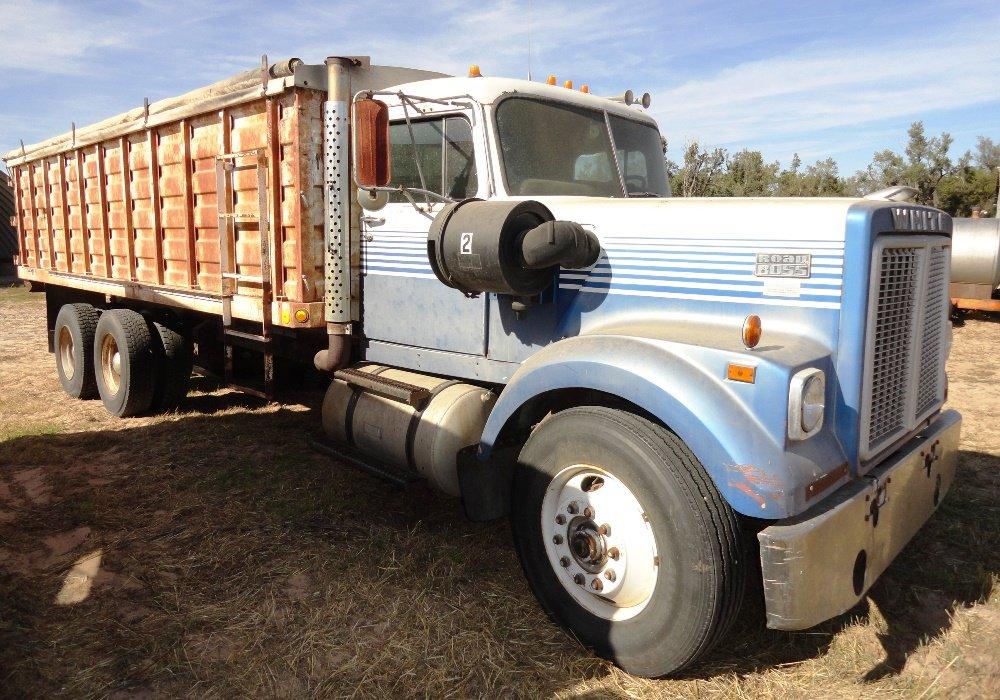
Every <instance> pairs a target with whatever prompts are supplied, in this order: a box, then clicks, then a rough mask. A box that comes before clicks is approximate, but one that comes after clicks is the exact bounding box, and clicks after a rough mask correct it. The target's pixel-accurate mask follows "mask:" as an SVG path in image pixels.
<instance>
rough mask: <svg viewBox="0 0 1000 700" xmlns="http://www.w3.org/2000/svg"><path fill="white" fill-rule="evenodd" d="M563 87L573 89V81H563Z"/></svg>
mask: <svg viewBox="0 0 1000 700" xmlns="http://www.w3.org/2000/svg"><path fill="white" fill-rule="evenodd" d="M563 87H564V88H567V89H569V90H572V89H573V81H572V80H567V81H566V82H565V83H563Z"/></svg>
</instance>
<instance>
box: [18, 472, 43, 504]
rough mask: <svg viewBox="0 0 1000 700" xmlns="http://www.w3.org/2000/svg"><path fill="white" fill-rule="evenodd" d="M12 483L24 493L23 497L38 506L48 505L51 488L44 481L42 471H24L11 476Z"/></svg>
mask: <svg viewBox="0 0 1000 700" xmlns="http://www.w3.org/2000/svg"><path fill="white" fill-rule="evenodd" d="M13 478H14V481H15V482H16V483H17V485H18V486H20V487H21V490H22V491H23V492H24V495H25V497H26V498H27V499H28V500H29V501H31V502H32V503H34V504H36V505H40V506H44V505H48V503H49V501H51V500H52V487H51V486H49V484H48V482H47V481H46V480H45V472H44V470H42V469H26V470H24V471H21V472H15V473H14V474H13Z"/></svg>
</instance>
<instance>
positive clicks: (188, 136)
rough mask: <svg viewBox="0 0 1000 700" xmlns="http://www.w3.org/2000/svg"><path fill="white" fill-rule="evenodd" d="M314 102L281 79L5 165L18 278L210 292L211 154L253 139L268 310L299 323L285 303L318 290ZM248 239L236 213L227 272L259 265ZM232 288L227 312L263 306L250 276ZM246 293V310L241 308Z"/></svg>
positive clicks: (231, 192)
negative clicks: (219, 104) (252, 95)
mask: <svg viewBox="0 0 1000 700" xmlns="http://www.w3.org/2000/svg"><path fill="white" fill-rule="evenodd" d="M322 100H323V94H322V93H321V92H318V91H314V90H308V89H302V88H298V87H295V88H290V89H288V90H285V91H284V92H282V93H280V94H277V95H272V96H268V97H261V98H259V99H256V100H253V101H249V102H245V103H242V104H237V105H233V106H229V107H226V108H224V109H221V110H218V111H213V112H209V113H206V114H201V115H197V116H192V117H190V118H185V119H181V120H179V121H176V122H171V123H167V124H162V125H159V126H156V127H154V128H150V129H143V130H138V131H133V132H131V133H128V134H125V135H121V136H117V137H115V138H111V139H108V140H105V141H102V142H100V143H97V144H92V145H88V146H85V147H82V148H76V149H71V150H66V151H63V152H60V153H57V154H54V155H49V156H46V157H44V158H39V159H37V160H32V161H28V162H23V163H19V164H17V165H14V166H12V168H11V170H12V173H11V174H12V181H13V188H14V192H15V200H16V211H15V217H14V219H15V224H16V226H17V229H18V232H19V236H20V240H19V243H20V249H21V254H20V260H19V262H20V265H21V270H20V274H21V276H22V277H24V278H26V279H37V280H40V281H47V282H50V283H55V284H63V285H66V286H70V287H72V286H74V284H76V282H75V281H74V280H75V277H76V276H81V277H85V278H86V280H85V281H86V282H87V284H86V285H84V284H83V282H84V280H77V282H79V284H78V286H81V287H83V286H86V287H87V288H89V289H92V288H94V287H93V282H96V281H101V280H108V281H114V282H127V283H137V284H139V285H143V286H149V287H154V288H163V290H164V291H169V292H174V291H179V292H184V293H185V294H187V296H189V297H190V296H205V297H209V298H218V296H219V294H220V293H221V290H222V284H221V266H220V254H221V246H220V238H219V227H218V205H219V204H218V203H219V196H220V195H219V193H218V192H217V191H216V190H217V182H216V169H215V163H216V156H218V155H220V154H222V153H235V152H240V151H249V150H254V149H264V153H266V155H267V159H268V168H267V171H268V192H267V197H266V201H267V202H268V208H269V213H268V217H267V220H268V221H269V222H270V230H268V231H266V232H265V235H267V236H269V237H270V238H269V240H270V242H271V243H270V246H269V248H270V250H271V258H272V259H271V265H270V268H271V271H272V272H271V274H272V289H273V290H274V297H275V308H274V309H270V310H267V311H266V313H270V314H271V315H272V317H273V320H274V322H275V323H279V324H281V325H300V326H301V325H302V324H300V323H296V322H295V321H294V320H292V319H291V314H290V313H288V310H289V309H294V308H298V306H299V305H311V304H318V303H321V301H322V298H323V287H322V285H323V274H322V266H323V258H322V244H323V234H322V225H323V220H322V216H323V212H322V191H321V189H322V171H321V168H322V158H321V154H322ZM251 161H252V157H247V158H240V159H238V160H237V171H236V172H235V173H234V174H233V177H232V180H231V189H230V186H229V185H227V191H225V192H223V193H222V195H221V196H222V197H225V198H227V199H228V201H229V202H230V206H228V207H227V209H228V210H231V211H233V212H235V213H236V214H237V215H239V214H244V215H249V216H255V215H256V214H257V213H258V212H257V209H258V204H257V202H258V198H257V179H256V174H255V170H254V168H253V167H249V166H252V165H255V163H253V162H251ZM241 166H247V167H245V168H244V167H241ZM260 236H261V232H260V230H259V225H258V222H257V221H256V220H255V219H250V220H239V221H238V222H237V223H236V224H235V234H234V238H235V245H234V246H232V252H231V254H232V256H234V259H231V260H230V263H229V266H228V267H229V268H230V269H235V271H236V272H238V273H239V274H241V275H246V276H251V277H252V276H259V275H260V274H261V269H262V265H261V238H260ZM48 273H68V274H69V275H73V276H74V277H69V276H53V275H51V274H48ZM154 293H155V290H154ZM167 296H168V297H169V296H170V295H169V294H168V295H167ZM174 296H176V295H174ZM236 297H237V299H234V302H235V301H239V299H238V298H240V297H243V299H242V303H236V304H234V310H235V311H234V315H236V316H237V317H244V318H247V317H254V318H259V317H262V315H263V314H264V313H265V310H263V309H260V308H259V307H260V305H261V286H260V284H259V283H258V284H255V283H254V282H252V281H245V280H241V281H240V282H239V284H238V286H237V290H236ZM253 300H256V301H253ZM248 301H250V302H252V303H251V304H249V305H248V303H247V302H248ZM253 303H255V304H256V305H257V307H258V310H257V311H256V312H254V313H247V312H246V309H248V308H251V307H252V306H253ZM240 309H243V311H242V312H240V311H239V310H240ZM277 309H280V310H281V312H280V313H279V312H278V311H277ZM321 324H322V313H313V314H311V318H310V321H309V323H308V324H307V325H309V326H315V325H321Z"/></svg>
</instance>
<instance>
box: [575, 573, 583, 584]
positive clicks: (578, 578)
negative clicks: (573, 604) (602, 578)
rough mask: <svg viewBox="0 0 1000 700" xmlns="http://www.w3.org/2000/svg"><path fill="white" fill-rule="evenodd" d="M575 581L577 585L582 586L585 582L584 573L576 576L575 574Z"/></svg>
mask: <svg viewBox="0 0 1000 700" xmlns="http://www.w3.org/2000/svg"><path fill="white" fill-rule="evenodd" d="M573 582H574V583H576V585H578V586H582V585H583V583H584V578H583V574H577V575H576V576H574V577H573Z"/></svg>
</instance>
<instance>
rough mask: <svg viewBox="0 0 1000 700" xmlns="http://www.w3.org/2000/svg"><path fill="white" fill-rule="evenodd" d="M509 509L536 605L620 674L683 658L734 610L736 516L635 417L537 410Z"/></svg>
mask: <svg viewBox="0 0 1000 700" xmlns="http://www.w3.org/2000/svg"><path fill="white" fill-rule="evenodd" d="M511 513H512V526H513V530H514V540H515V545H516V547H517V550H518V555H519V556H520V559H521V564H522V566H523V567H524V572H525V575H526V576H527V579H528V582H529V583H530V585H531V587H532V589H533V591H534V593H535V595H536V597H537V598H538V600H539V602H540V603H541V605H542V607H543V608H544V609H545V611H546V612H547V613H548V614H549V615H550V616H551V617H552V618H553V619H554V620H555V621H556V622H558V623H559V624H561V625H562V626H564V627H566V628H567V629H569V631H570V632H572V633H573V634H574V635H575V636H576V637H577V638H578V639H579V640H580V641H581V642H582V643H583V644H585V645H586V646H588V647H591V648H593V649H594V650H595V651H596V652H597V653H598V654H599V655H600V656H602V657H604V658H607V659H610V660H612V661H614V662H615V663H616V664H618V665H619V666H620V667H621V668H623V669H624V670H625V671H628V672H629V673H633V674H635V675H639V676H646V677H660V676H664V675H667V674H670V673H674V672H677V671H679V670H680V669H682V668H684V667H685V666H688V665H690V664H691V663H692V662H694V661H695V660H696V659H697V658H699V657H700V656H702V655H703V654H705V653H706V652H707V651H708V650H709V649H710V648H711V647H712V646H713V645H714V644H715V643H716V642H717V641H718V640H719V638H720V637H722V635H723V634H725V632H726V631H727V630H728V629H729V627H730V625H731V624H732V622H733V620H734V619H735V617H736V614H737V612H738V611H739V607H740V603H741V600H742V596H743V588H744V580H745V571H746V566H745V562H744V557H743V552H742V547H741V544H740V543H741V538H740V535H739V525H738V522H737V519H736V515H735V513H734V512H733V510H732V509H731V508H730V507H729V505H728V504H727V503H726V501H725V500H724V499H723V498H722V496H721V495H720V494H719V492H718V490H717V489H716V488H715V485H714V484H713V483H712V480H711V479H710V478H709V476H708V474H707V473H706V472H705V470H704V467H702V466H701V464H700V463H699V462H698V460H697V459H696V458H695V457H694V455H693V454H692V453H691V451H690V450H689V449H688V447H687V446H686V445H685V444H684V443H683V441H681V440H680V439H679V438H678V437H677V436H676V435H674V434H673V433H672V432H670V431H669V430H667V429H665V428H663V427H662V426H660V425H657V424H655V423H653V422H651V421H649V420H647V419H645V418H641V417H639V416H636V415H634V414H631V413H628V412H626V411H621V410H616V409H611V408H604V407H582V408H572V409H569V410H566V411H563V412H561V413H557V414H555V415H554V416H551V417H550V418H548V419H547V420H545V421H544V422H542V423H541V424H540V425H539V426H538V427H537V428H536V429H535V431H534V432H533V433H532V434H531V436H530V437H529V439H528V441H527V442H526V443H525V445H524V448H523V449H522V451H521V455H520V458H519V460H518V467H517V471H516V473H515V477H514V488H513V503H512V510H511Z"/></svg>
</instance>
